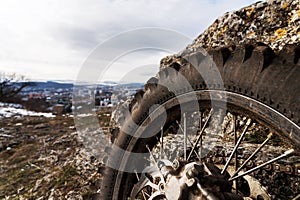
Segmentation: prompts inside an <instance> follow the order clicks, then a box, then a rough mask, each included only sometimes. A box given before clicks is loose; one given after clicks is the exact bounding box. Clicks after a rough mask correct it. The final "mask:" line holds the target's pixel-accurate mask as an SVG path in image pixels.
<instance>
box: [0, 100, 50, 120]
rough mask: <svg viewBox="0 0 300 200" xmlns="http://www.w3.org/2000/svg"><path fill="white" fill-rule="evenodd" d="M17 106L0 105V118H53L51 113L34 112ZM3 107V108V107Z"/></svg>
mask: <svg viewBox="0 0 300 200" xmlns="http://www.w3.org/2000/svg"><path fill="white" fill-rule="evenodd" d="M17 105H18V104H3V103H0V118H9V117H21V116H41V117H55V115H53V114H52V113H43V112H34V111H29V110H26V109H23V108H21V107H22V106H21V105H20V106H21V107H19V106H17ZM4 106H5V107H4Z"/></svg>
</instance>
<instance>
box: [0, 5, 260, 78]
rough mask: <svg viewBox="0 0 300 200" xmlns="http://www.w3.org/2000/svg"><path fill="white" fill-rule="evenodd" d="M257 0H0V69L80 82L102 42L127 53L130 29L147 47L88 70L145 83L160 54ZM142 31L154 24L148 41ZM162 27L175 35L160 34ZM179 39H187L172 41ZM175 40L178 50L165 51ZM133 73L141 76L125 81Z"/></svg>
mask: <svg viewBox="0 0 300 200" xmlns="http://www.w3.org/2000/svg"><path fill="white" fill-rule="evenodd" d="M254 2H255V1H254V0H243V1H241V0H163V1H162V0H26V1H24V0H3V1H1V3H0V27H1V31H0V44H1V47H0V72H6V73H17V74H20V75H25V76H26V77H27V78H28V79H30V80H62V81H75V80H77V79H78V77H80V73H82V72H83V70H82V69H83V68H84V67H85V63H87V62H89V60H90V59H91V57H92V56H91V55H93V54H95V52H97V51H98V53H100V52H101V51H100V50H103V46H104V45H112V44H113V45H112V46H111V47H110V48H108V47H107V46H106V49H105V50H106V51H110V52H111V54H113V53H117V54H119V53H120V52H115V51H114V50H111V49H127V48H129V47H128V46H130V45H131V44H130V43H132V42H133V41H132V40H129V39H127V40H126V37H123V40H121V39H122V36H123V35H124V33H125V35H126V33H128V32H129V33H134V34H133V35H132V34H131V38H132V37H133V36H134V43H136V44H137V46H139V47H145V48H142V50H141V51H129V52H127V53H126V54H120V55H114V57H113V58H114V60H112V61H110V62H106V63H110V64H109V66H103V63H102V64H101V65H102V66H99V68H101V69H103V70H102V71H101V70H100V71H101V72H100V71H97V72H96V71H95V72H94V71H93V70H90V73H91V74H93V73H94V74H95V73H100V74H98V76H99V80H100V79H101V80H112V81H122V80H124V79H126V77H127V79H129V81H131V82H141V81H144V80H145V77H149V76H152V75H155V72H157V70H158V66H159V61H160V59H161V58H162V57H164V56H166V55H169V54H172V53H174V52H175V51H177V50H178V49H184V47H185V46H186V45H187V44H189V43H190V42H191V40H192V39H195V38H196V37H197V36H198V35H199V34H200V33H201V32H203V31H204V30H205V28H207V27H208V26H209V25H210V24H212V22H213V21H214V20H215V19H217V18H218V17H219V16H221V15H223V14H224V13H225V12H227V11H233V10H236V9H239V8H242V7H244V6H246V5H249V4H251V3H254ZM144 27H147V28H149V27H154V28H155V31H153V34H154V35H156V36H155V37H151V38H150V39H149V38H148V39H149V41H146V40H147V37H145V35H143V31H137V32H136V31H135V30H143V28H144ZM158 29H162V30H166V31H164V32H166V33H171V32H172V34H173V33H174V34H173V35H175V36H174V37H169V38H168V37H166V36H162V37H160V36H159V33H160V32H159V31H156V30H158ZM132 30H133V31H132ZM147 30H150V29H147ZM130 31H131V32H130ZM140 32H142V33H140ZM148 32H149V31H148ZM150 33H152V32H151V31H150ZM150 33H149V34H150ZM122 34H123V35H122ZM172 34H171V35H172ZM176 34H177V35H182V36H183V38H184V37H185V39H182V40H181V39H180V41H181V42H177V40H178V38H177V40H176V41H175V40H173V41H172V39H174V38H175V39H176V37H177V36H176ZM118 37H121V39H120V40H119V43H116V42H113V41H115V40H118ZM180 37H181V36H180ZM124 38H125V39H124ZM145 38H146V39H145ZM167 40H170V42H169V43H168V42H166V41H167ZM171 41H172V44H176V45H177V46H176V48H173V47H169V46H168V45H170V43H171ZM151 43H153V44H157V45H156V46H154V47H155V48H154V49H151V48H148V49H147V48H146V47H149V46H150V47H152V46H153V45H152V46H151ZM162 44H164V45H167V47H164V46H163V45H162ZM156 47H163V48H161V49H160V48H156ZM99 49H100V50H99ZM107 49H110V50H107ZM94 56H97V55H96V54H95V55H94ZM100 57H101V56H100ZM99 59H101V58H99ZM110 59H111V58H110ZM104 69H105V70H104ZM135 73H136V74H139V76H138V75H136V76H128V74H135ZM128 77H129V78H128ZM87 78H88V77H87Z"/></svg>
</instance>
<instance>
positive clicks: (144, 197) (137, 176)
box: [134, 170, 147, 200]
mask: <svg viewBox="0 0 300 200" xmlns="http://www.w3.org/2000/svg"><path fill="white" fill-rule="evenodd" d="M134 173H135V176H136V178H137V180H138V181H140V177H139V175H138V173H137V171H136V170H134ZM141 192H142V195H143V199H145V200H147V199H146V196H145V192H144V191H143V190H141Z"/></svg>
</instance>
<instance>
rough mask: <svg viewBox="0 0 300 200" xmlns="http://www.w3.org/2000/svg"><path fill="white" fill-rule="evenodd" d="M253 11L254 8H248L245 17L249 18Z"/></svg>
mask: <svg viewBox="0 0 300 200" xmlns="http://www.w3.org/2000/svg"><path fill="white" fill-rule="evenodd" d="M253 11H254V8H253V7H248V8H246V15H247V16H248V17H251V14H252V13H253Z"/></svg>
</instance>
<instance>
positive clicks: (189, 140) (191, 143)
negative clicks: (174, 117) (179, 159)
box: [176, 121, 201, 160]
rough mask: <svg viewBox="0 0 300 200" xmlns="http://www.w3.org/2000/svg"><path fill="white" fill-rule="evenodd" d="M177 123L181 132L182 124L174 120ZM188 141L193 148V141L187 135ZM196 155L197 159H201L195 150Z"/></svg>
mask: <svg viewBox="0 0 300 200" xmlns="http://www.w3.org/2000/svg"><path fill="white" fill-rule="evenodd" d="M176 123H177V125H178V126H179V128H180V130H181V132H183V128H182V126H181V125H180V124H179V123H178V121H176ZM187 140H188V142H189V143H190V145H191V147H192V148H194V145H193V142H192V141H191V139H190V138H189V137H187ZM195 154H196V156H197V157H198V159H199V160H201V157H200V155H201V154H200V155H199V154H198V153H197V151H195Z"/></svg>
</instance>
